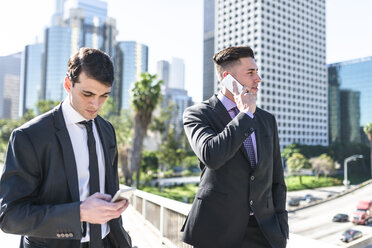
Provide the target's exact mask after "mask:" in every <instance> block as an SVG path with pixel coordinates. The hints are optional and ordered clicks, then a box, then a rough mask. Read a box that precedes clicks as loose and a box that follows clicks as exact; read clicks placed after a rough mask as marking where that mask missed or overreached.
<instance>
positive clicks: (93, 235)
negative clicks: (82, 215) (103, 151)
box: [79, 120, 102, 248]
mask: <svg viewBox="0 0 372 248" xmlns="http://www.w3.org/2000/svg"><path fill="white" fill-rule="evenodd" d="M79 123H80V124H83V125H85V127H86V129H87V133H88V150H89V195H93V194H94V193H96V192H100V189H99V171H98V159H97V152H96V140H95V139H94V135H93V123H92V120H90V121H82V122H79ZM89 226H90V247H91V248H102V237H101V236H102V235H101V225H100V224H89Z"/></svg>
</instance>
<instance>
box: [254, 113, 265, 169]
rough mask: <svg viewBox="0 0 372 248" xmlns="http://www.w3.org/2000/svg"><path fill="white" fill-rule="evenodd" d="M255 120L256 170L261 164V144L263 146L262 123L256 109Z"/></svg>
mask: <svg viewBox="0 0 372 248" xmlns="http://www.w3.org/2000/svg"><path fill="white" fill-rule="evenodd" d="M254 116H255V118H257V128H256V130H255V132H254V134H255V136H256V149H257V168H259V167H260V165H261V163H260V161H261V159H260V158H261V152H262V151H263V150H264V148H263V147H262V144H263V141H262V137H264V135H263V133H262V131H263V129H262V125H263V124H262V123H263V122H262V121H261V115H260V110H259V109H256V112H255V114H254Z"/></svg>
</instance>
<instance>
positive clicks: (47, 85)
mask: <svg viewBox="0 0 372 248" xmlns="http://www.w3.org/2000/svg"><path fill="white" fill-rule="evenodd" d="M44 45H45V48H44V51H45V53H44V62H45V64H44V68H45V69H44V70H43V73H44V75H43V85H42V86H43V87H42V95H41V96H42V99H48V100H53V101H58V100H63V99H64V98H65V97H66V96H67V93H66V91H65V90H64V88H63V82H64V78H65V76H66V71H67V62H68V59H69V57H70V54H71V29H70V28H69V27H67V26H66V27H64V26H51V27H49V28H47V29H46V31H45V43H44Z"/></svg>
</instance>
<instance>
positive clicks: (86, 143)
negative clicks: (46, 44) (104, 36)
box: [0, 48, 132, 248]
mask: <svg viewBox="0 0 372 248" xmlns="http://www.w3.org/2000/svg"><path fill="white" fill-rule="evenodd" d="M113 80H114V71H113V65H112V62H111V60H110V57H109V56H108V55H107V54H105V53H103V52H102V51H100V50H97V49H89V48H81V49H80V50H79V51H78V52H77V53H75V54H74V55H73V56H71V58H70V59H69V62H68V70H67V76H66V77H65V81H64V88H65V89H66V91H67V92H68V97H67V98H66V99H65V100H64V101H63V102H62V103H61V104H59V105H58V106H57V107H55V108H54V109H53V110H51V111H49V112H47V113H45V114H43V115H41V116H38V117H36V118H35V119H33V120H31V121H29V122H27V123H25V124H24V125H22V126H21V127H19V128H17V129H15V130H14V131H13V132H12V135H11V137H10V140H9V145H8V150H7V154H6V160H5V164H4V172H3V174H2V176H1V181H0V202H1V209H0V227H1V229H2V230H3V231H4V232H7V233H13V234H19V235H22V238H21V244H20V247H27V248H31V247H38V248H40V247H53V248H59V247H61V248H62V247H63V248H66V247H72V248H79V247H97V248H98V247H99V248H102V247H105V248H106V247H123V248H128V247H132V246H131V240H130V237H129V236H128V234H127V233H126V231H125V230H124V228H123V226H122V222H121V217H120V216H121V214H122V213H123V211H124V210H125V209H126V208H127V207H128V201H126V200H122V201H118V202H116V203H111V202H110V200H111V197H112V196H113V195H114V194H115V192H116V191H117V190H118V188H119V182H118V171H117V145H116V138H115V132H114V128H113V127H112V126H111V124H110V123H109V122H107V121H105V120H104V119H102V118H101V117H100V116H99V115H98V112H99V110H100V108H101V107H102V105H103V103H104V102H105V101H106V99H107V97H108V96H109V94H110V92H111V86H112V83H113Z"/></svg>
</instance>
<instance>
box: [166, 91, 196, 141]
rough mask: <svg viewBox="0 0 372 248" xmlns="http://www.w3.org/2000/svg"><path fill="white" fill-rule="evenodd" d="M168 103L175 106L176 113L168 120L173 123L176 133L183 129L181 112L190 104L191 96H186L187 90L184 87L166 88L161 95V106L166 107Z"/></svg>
mask: <svg viewBox="0 0 372 248" xmlns="http://www.w3.org/2000/svg"><path fill="white" fill-rule="evenodd" d="M170 103H173V104H175V105H176V106H177V115H175V116H172V119H171V120H170V121H171V123H173V125H174V128H175V130H176V134H177V135H178V134H180V133H181V132H182V129H183V118H182V115H183V112H184V111H185V109H186V108H187V107H189V106H191V105H192V98H191V97H190V96H188V94H187V91H186V90H184V89H176V88H166V89H165V92H164V95H163V107H164V108H166V106H168V104H170Z"/></svg>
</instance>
